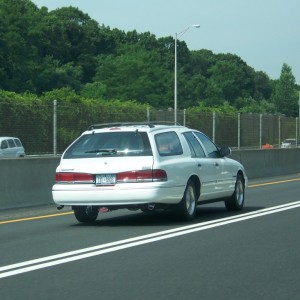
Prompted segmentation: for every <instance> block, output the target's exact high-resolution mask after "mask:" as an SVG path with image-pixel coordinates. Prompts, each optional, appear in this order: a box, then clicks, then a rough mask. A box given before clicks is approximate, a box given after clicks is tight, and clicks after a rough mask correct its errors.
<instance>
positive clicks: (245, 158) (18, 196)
mask: <svg viewBox="0 0 300 300" xmlns="http://www.w3.org/2000/svg"><path fill="white" fill-rule="evenodd" d="M231 158H233V159H236V160H238V161H240V162H241V163H242V164H243V165H244V167H245V169H246V172H247V175H248V177H249V179H254V178H263V177H271V176H280V175H288V174H296V173H299V172H300V149H297V148H295V149H270V150H241V151H233V152H232V155H231ZM59 160H60V158H59V157H44V158H41V157H39V158H37V157H36V158H33V157H26V158H21V159H0V210H4V209H12V208H20V207H29V206H38V205H47V204H53V201H52V194H51V189H52V185H53V183H54V178H55V169H56V167H57V166H58V164H59Z"/></svg>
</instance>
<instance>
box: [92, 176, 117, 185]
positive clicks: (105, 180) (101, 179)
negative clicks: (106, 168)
mask: <svg viewBox="0 0 300 300" xmlns="http://www.w3.org/2000/svg"><path fill="white" fill-rule="evenodd" d="M113 184H116V174H97V175H96V185H113Z"/></svg>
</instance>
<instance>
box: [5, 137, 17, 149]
mask: <svg viewBox="0 0 300 300" xmlns="http://www.w3.org/2000/svg"><path fill="white" fill-rule="evenodd" d="M7 141H8V146H9V148H15V147H16V144H15V142H14V140H13V139H9V140H7Z"/></svg>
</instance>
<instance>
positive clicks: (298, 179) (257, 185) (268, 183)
mask: <svg viewBox="0 0 300 300" xmlns="http://www.w3.org/2000/svg"><path fill="white" fill-rule="evenodd" d="M293 181H300V178H293V179H287V180H280V181H273V182H265V183H258V184H252V185H249V186H248V188H252V187H259V186H265V185H272V184H280V183H286V182H293Z"/></svg>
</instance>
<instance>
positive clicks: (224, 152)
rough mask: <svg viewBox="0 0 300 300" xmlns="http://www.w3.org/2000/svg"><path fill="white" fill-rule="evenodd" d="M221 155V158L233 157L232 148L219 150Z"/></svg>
mask: <svg viewBox="0 0 300 300" xmlns="http://www.w3.org/2000/svg"><path fill="white" fill-rule="evenodd" d="M219 153H220V156H221V157H225V156H230V155H231V148H229V147H222V148H220V149H219Z"/></svg>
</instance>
